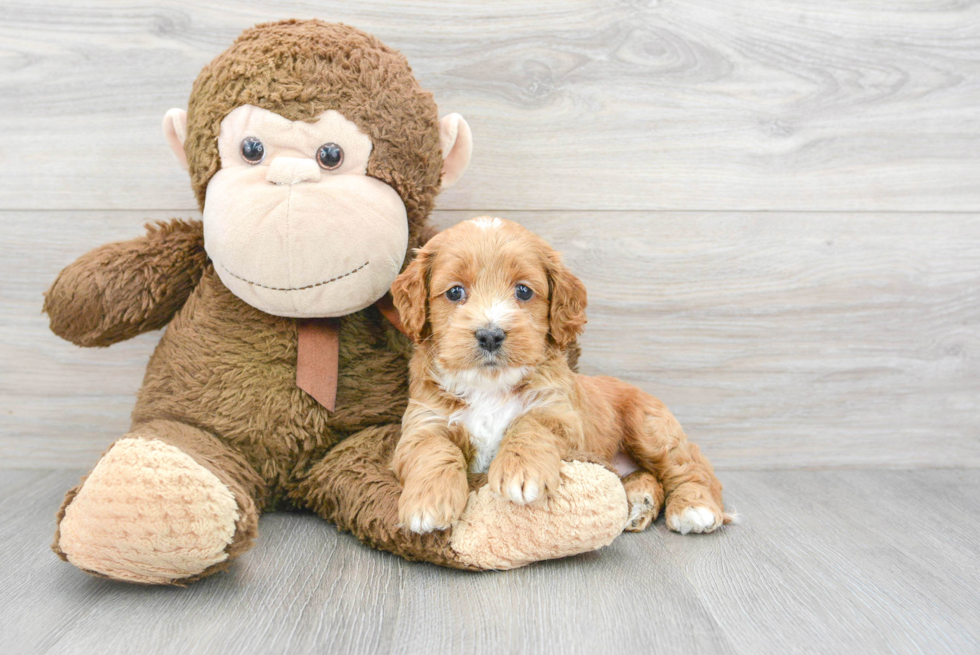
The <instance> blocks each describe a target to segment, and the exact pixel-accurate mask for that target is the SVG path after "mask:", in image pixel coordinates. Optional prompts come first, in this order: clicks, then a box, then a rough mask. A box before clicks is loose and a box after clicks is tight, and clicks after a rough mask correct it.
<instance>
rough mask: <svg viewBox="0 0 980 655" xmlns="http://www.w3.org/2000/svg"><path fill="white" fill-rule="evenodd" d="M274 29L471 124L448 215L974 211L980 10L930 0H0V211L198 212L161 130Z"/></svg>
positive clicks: (978, 166) (979, 177) (978, 180)
mask: <svg viewBox="0 0 980 655" xmlns="http://www.w3.org/2000/svg"><path fill="white" fill-rule="evenodd" d="M290 16H295V17H312V16H319V17H322V18H324V19H328V20H340V21H344V22H348V23H350V24H353V25H355V26H358V27H361V28H363V29H365V30H368V31H370V32H373V33H375V34H377V35H378V36H380V37H381V38H382V39H383V40H384V41H386V42H388V43H390V44H391V45H393V46H394V47H397V48H399V49H401V50H402V51H404V52H405V54H406V55H407V56H408V58H409V60H410V61H411V62H412V65H413V67H414V68H415V70H416V72H417V74H418V75H419V77H420V79H421V80H422V82H423V83H424V84H425V85H426V86H427V87H428V88H430V89H431V90H432V91H433V92H434V94H435V97H436V100H437V101H438V102H439V104H440V107H441V108H442V111H443V112H444V113H448V112H450V111H458V112H460V113H462V114H464V115H465V116H467V117H468V119H469V121H470V124H471V126H472V128H473V134H474V137H475V140H476V145H475V150H474V160H473V165H472V167H471V169H470V172H469V173H468V175H467V177H465V178H464V179H463V180H462V181H461V183H460V184H459V185H458V186H457V187H456V188H454V189H451V190H450V191H448V192H447V193H446V194H445V195H444V197H443V198H442V201H441V202H442V204H441V206H442V207H443V208H446V209H473V208H477V209H479V208H492V209H497V210H505V209H510V210H515V209H566V210H574V209H644V210H648V209H677V210H689V209H699V210H704V209H711V210H734V209H738V210H751V209H764V210H800V211H813V210H896V211H906V210H915V211H977V210H980V113H978V112H977V107H978V106H980V58H978V57H977V52H978V51H980V5H978V4H977V3H974V2H942V1H939V0H936V1H925V0H921V1H917V2H903V3H889V2H882V1H881V0H860V1H855V0H828V1H825V2H820V3H814V2H811V1H809V0H784V1H782V2H778V3H772V2H761V1H759V0H732V1H729V2H712V1H710V0H685V1H684V2H677V1H673V0H665V1H661V2H633V1H621V2H608V1H607V0H551V1H549V2H539V3H534V4H533V5H528V4H527V3H525V2H462V1H458V0H457V1H452V2H410V3H391V2H385V1H382V0H365V1H362V2H357V3H350V2H339V1H330V2H323V1H317V2H297V1H295V0H289V1H286V0H277V1H252V2H247V3H239V2H232V1H231V0H220V1H210V2H208V1H200V0H195V1H193V2H192V1H191V0H180V1H174V0H171V1H164V2H159V1H154V2H149V1H146V0H143V1H136V2H127V3H125V4H119V3H116V2H112V1H111V0H93V1H90V2H86V3H75V2H68V1H67V0H32V1H31V2H22V1H15V0H2V1H0V43H2V54H0V133H2V134H3V135H4V138H3V140H2V141H0V209H42V208H43V209H75V208H84V209H173V210H189V209H194V208H195V205H194V201H193V199H192V196H191V193H190V189H189V185H188V182H187V178H186V176H185V175H184V173H183V172H182V171H181V170H180V169H179V168H178V167H177V166H176V165H175V162H174V161H173V160H172V157H171V155H170V154H169V152H168V150H167V149H166V147H165V146H164V142H163V139H162V136H161V134H160V129H159V127H158V126H159V124H160V121H161V119H162V117H163V114H164V112H165V111H166V110H167V109H169V108H170V107H175V106H184V105H186V102H187V96H188V93H189V91H190V87H191V83H192V82H193V80H194V78H195V77H196V75H197V73H198V72H199V70H200V69H201V67H202V66H203V65H204V64H206V63H207V62H208V61H210V59H211V58H212V57H214V56H215V55H216V54H217V53H219V52H220V51H221V50H223V49H224V48H225V47H226V46H227V45H228V44H229V43H230V42H231V40H232V39H233V38H234V37H235V36H236V35H237V34H238V33H239V32H240V31H241V30H242V29H243V28H245V27H248V26H250V25H252V24H254V23H256V22H260V21H265V20H272V19H279V18H284V17H290Z"/></svg>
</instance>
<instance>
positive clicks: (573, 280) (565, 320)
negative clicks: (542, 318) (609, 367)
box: [547, 252, 588, 350]
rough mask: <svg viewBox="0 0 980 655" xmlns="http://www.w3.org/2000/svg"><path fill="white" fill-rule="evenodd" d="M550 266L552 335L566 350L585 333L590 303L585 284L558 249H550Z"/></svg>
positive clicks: (550, 327)
mask: <svg viewBox="0 0 980 655" xmlns="http://www.w3.org/2000/svg"><path fill="white" fill-rule="evenodd" d="M547 267H548V284H549V285H550V286H551V307H550V311H549V317H548V328H549V332H550V333H551V338H552V339H554V340H555V343H556V344H557V345H558V347H559V348H561V349H562V350H564V349H566V348H568V347H569V346H570V345H571V344H572V342H573V341H575V337H577V336H578V335H580V334H582V329H583V327H584V326H585V306H586V304H588V300H587V296H586V292H585V285H584V284H582V280H580V279H578V278H577V277H575V276H574V275H573V274H572V272H571V271H570V270H568V268H567V267H566V266H565V265H564V264H563V263H562V261H561V256H560V255H558V253H556V252H550V253H548V263H547Z"/></svg>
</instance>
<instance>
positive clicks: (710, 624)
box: [0, 470, 980, 655]
mask: <svg viewBox="0 0 980 655" xmlns="http://www.w3.org/2000/svg"><path fill="white" fill-rule="evenodd" d="M77 475H78V472H74V471H41V470H33V471H0V589H3V594H2V596H0V616H3V626H2V628H0V635H2V637H0V642H2V644H0V645H2V647H0V650H2V651H3V652H4V653H10V654H13V653H38V654H40V653H96V652H98V653H122V652H127V653H136V652H139V653H210V654H214V653H235V654H241V655H244V654H247V653H278V652H282V653H287V652H289V653H302V652H337V653H371V654H375V653H421V652H426V653H450V652H453V653H473V652H494V653H600V652H601V653H654V652H656V653H746V654H755V653H793V652H819V653H878V652H899V653H914V652H924V653H975V652H978V651H980V595H978V589H980V543H978V541H977V538H976V535H977V529H976V526H977V524H978V522H980V506H978V504H977V502H976V499H977V497H978V494H980V471H977V470H919V471H880V470H879V471H868V470H852V471H781V472H753V471H739V472H735V471H729V472H723V473H722V479H723V481H724V482H725V486H726V494H727V498H728V500H729V503H730V504H731V505H732V506H734V507H735V508H736V509H737V510H738V511H739V512H740V513H741V514H742V517H743V518H742V522H741V523H740V524H738V525H735V526H729V527H727V528H725V529H724V530H722V531H721V532H719V533H716V534H713V535H706V536H694V537H691V536H687V537H682V536H679V535H676V534H674V533H671V532H669V531H668V530H667V529H666V528H665V527H664V526H663V521H662V520H661V521H660V522H658V523H657V524H656V526H655V528H654V529H651V530H648V531H647V532H645V533H642V534H625V535H622V536H621V537H620V538H619V539H617V540H616V541H615V542H614V543H613V545H612V546H610V547H608V548H606V549H604V550H601V551H599V552H597V553H592V554H589V555H584V556H580V557H577V558H572V559H567V560H561V561H555V562H545V563H540V564H537V565H533V566H530V567H527V568H524V569H519V570H516V571H510V572H503V573H486V574H471V573H462V572H458V571H451V570H447V569H441V568H438V567H435V566H429V565H421V564H411V563H406V562H404V561H402V560H400V559H398V558H396V557H393V556H390V555H387V554H384V553H380V552H377V551H374V550H371V549H369V548H366V547H364V546H362V545H360V544H359V543H358V542H357V541H356V540H355V539H353V538H352V537H350V536H349V535H345V534H339V533H338V532H337V531H336V530H335V529H334V528H333V527H332V526H330V525H329V524H327V523H325V522H324V521H321V520H319V519H317V518H316V517H313V516H310V515H301V514H272V515H267V516H265V517H263V519H262V521H261V525H260V531H261V535H260V540H259V543H258V545H257V547H256V548H255V549H254V550H253V551H251V552H250V553H248V554H247V555H246V556H244V557H243V558H242V559H241V560H240V561H239V562H238V563H237V565H236V566H234V568H233V569H232V570H230V571H228V572H226V573H223V574H220V575H218V576H216V577H213V578H210V579H207V580H205V581H203V582H201V583H198V584H196V585H193V586H191V587H188V588H185V589H178V588H152V587H139V586H133V585H127V584H119V583H112V582H108V581H105V580H101V579H98V578H94V577H91V576H88V575H86V574H84V573H82V572H80V571H78V570H77V569H75V568H74V567H72V566H70V565H69V564H65V563H63V562H60V561H59V560H57V558H56V557H55V556H54V555H53V554H52V553H51V552H50V551H48V550H47V548H46V546H47V544H48V543H49V541H50V539H51V536H52V529H53V519H52V515H53V513H54V511H55V509H56V507H57V505H58V502H59V500H60V498H61V495H62V493H63V492H64V490H65V489H66V488H67V487H68V486H69V485H70V484H72V483H73V482H74V480H75V479H76V476H77Z"/></svg>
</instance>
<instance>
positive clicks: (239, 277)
mask: <svg viewBox="0 0 980 655" xmlns="http://www.w3.org/2000/svg"><path fill="white" fill-rule="evenodd" d="M370 263H371V262H370V261H366V262H364V263H363V264H361V265H360V266H358V267H357V268H355V269H354V270H352V271H347V272H346V273H344V274H343V275H338V276H336V277H332V278H330V279H329V280H324V281H322V282H316V283H314V284H307V285H306V286H305V287H270V286H268V285H265V284H260V283H258V282H252V281H251V280H248V279H246V278H243V277H242V276H241V275H238V274H236V273H235V272H234V271H229V270H228V267H227V266H225V265H224V264H219V266H221V268H223V269H225V271H226V272H227V273H228V275H231V276H232V277H235V278H238V279H239V280H241V281H242V282H247V283H248V284H251V285H252V286H256V287H260V288H262V289H269V290H270V291H303V290H304V289H312V288H314V287H322V286H323V285H324V284H330V283H331V282H336V281H337V280H343V279H344V278H345V277H350V276H351V275H353V274H354V273H357V272H358V271H359V270H361V269H362V268H364V267H365V266H367V265H368V264H370Z"/></svg>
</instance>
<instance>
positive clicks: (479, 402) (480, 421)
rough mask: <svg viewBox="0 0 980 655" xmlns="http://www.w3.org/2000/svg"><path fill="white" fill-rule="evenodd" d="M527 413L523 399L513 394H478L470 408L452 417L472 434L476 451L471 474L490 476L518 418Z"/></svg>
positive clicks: (453, 421) (468, 406)
mask: <svg viewBox="0 0 980 655" xmlns="http://www.w3.org/2000/svg"><path fill="white" fill-rule="evenodd" d="M525 410H526V407H525V403H524V402H523V399H521V398H520V397H519V396H516V395H513V394H495V393H488V394H478V395H476V397H472V398H470V402H469V404H468V405H467V407H466V409H462V410H459V411H457V412H455V413H453V415H452V416H451V417H450V423H456V422H459V423H462V424H463V426H464V427H466V430H467V432H469V436H470V443H471V444H472V445H473V449H474V451H475V454H474V457H473V461H472V462H470V471H472V472H473V473H486V472H487V470H488V469H489V468H490V462H492V461H493V458H494V457H496V456H497V451H498V450H500V441H501V439H503V438H504V433H506V432H507V428H508V427H509V426H510V424H511V423H513V421H514V419H516V418H517V417H518V416H520V415H521V414H523V413H524V412H525Z"/></svg>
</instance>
